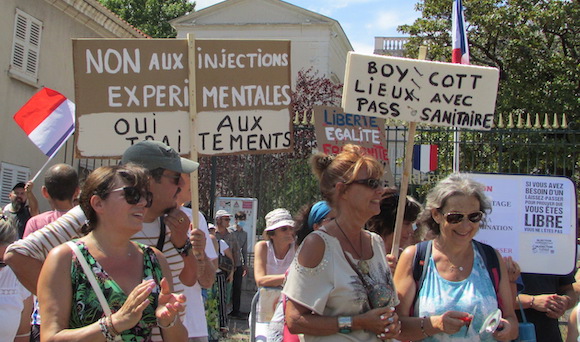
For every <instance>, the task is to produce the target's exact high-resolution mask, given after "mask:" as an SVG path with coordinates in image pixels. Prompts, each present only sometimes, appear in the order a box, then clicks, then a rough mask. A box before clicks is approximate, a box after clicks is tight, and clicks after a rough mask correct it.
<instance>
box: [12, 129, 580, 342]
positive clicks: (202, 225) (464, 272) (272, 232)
mask: <svg viewBox="0 0 580 342" xmlns="http://www.w3.org/2000/svg"><path fill="white" fill-rule="evenodd" d="M310 163H311V166H312V171H313V173H314V175H315V176H316V177H317V178H318V181H319V187H320V193H321V195H322V200H321V201H318V202H315V203H311V204H307V205H305V206H304V207H303V208H301V209H300V211H299V212H298V213H296V215H294V216H293V215H292V214H291V213H290V212H289V211H288V210H287V209H284V208H275V209H273V210H271V211H270V212H269V213H268V214H267V215H266V216H265V227H263V238H262V239H261V240H260V241H258V242H257V243H256V245H255V246H254V263H253V275H254V280H255V283H256V286H257V288H258V304H257V309H256V310H255V311H253V312H252V313H251V315H250V317H249V318H248V317H247V316H246V314H245V313H243V312H242V310H241V295H242V281H243V278H244V277H245V276H246V275H247V273H248V271H249V270H250V267H249V266H251V265H250V262H249V259H248V243H249V241H251V240H250V239H249V238H248V235H247V232H246V230H244V227H245V226H246V221H247V214H246V213H245V212H243V211H239V212H236V213H229V212H227V211H226V210H218V211H217V212H216V213H215V215H214V216H213V217H212V218H210V219H209V220H206V217H205V216H204V215H203V214H202V213H201V212H197V213H194V212H193V211H192V209H191V203H190V201H191V191H190V190H191V188H190V177H189V175H190V174H191V173H192V172H194V171H195V170H196V169H197V168H198V167H199V164H198V163H196V162H194V161H191V160H188V159H186V158H182V157H180V156H179V155H178V154H177V153H176V152H175V150H173V149H172V148H170V147H168V146H167V145H165V144H163V143H161V142H156V141H143V142H139V143H137V144H135V145H133V146H131V147H130V148H128V149H127V150H126V151H125V153H124V154H123V157H122V160H121V163H120V164H119V165H117V166H105V167H100V168H98V169H96V170H94V171H93V172H92V173H91V174H89V175H88V177H87V178H86V179H85V180H84V182H83V184H82V186H80V187H79V183H78V182H79V181H78V176H77V175H76V172H75V171H74V169H72V168H71V167H70V166H68V165H65V164H57V165H55V166H53V167H51V168H50V169H49V170H48V171H47V172H46V175H45V185H44V186H43V187H42V194H43V197H44V198H46V199H47V200H48V201H49V203H50V206H51V208H52V211H50V212H47V213H43V214H39V213H38V202H37V200H36V199H35V198H34V196H33V195H32V191H31V190H32V187H33V183H32V182H29V183H18V184H16V185H15V186H14V188H13V189H12V192H11V194H10V204H9V205H8V206H7V207H6V208H4V213H5V214H3V215H2V218H1V219H0V257H1V258H2V259H1V260H0V319H2V320H3V322H6V323H7V324H2V327H1V328H0V341H18V342H23V341H40V340H41V339H42V340H43V341H44V340H46V341H48V340H50V341H61V340H62V341H67V340H79V341H80V340H87V341H88V340H91V341H103V340H104V341H121V340H122V341H163V340H165V341H189V342H209V341H218V340H220V338H221V337H222V336H224V334H225V333H227V331H228V328H229V323H228V320H229V319H230V318H232V317H233V318H236V319H249V320H251V321H254V322H256V331H255V334H256V336H258V337H259V338H258V339H257V340H261V341H269V342H280V341H286V342H294V341H383V340H388V341H391V340H393V341H394V340H398V341H419V340H422V341H494V340H498V341H512V340H515V339H516V338H517V337H518V333H519V331H520V330H521V329H520V328H519V324H518V322H522V321H528V322H532V323H533V325H534V327H535V335H536V340H537V341H550V342H551V341H561V340H562V337H561V333H560V330H559V326H558V319H559V318H560V317H562V316H563V315H564V314H565V312H566V311H567V310H570V309H572V308H574V309H573V310H572V311H571V315H570V319H569V322H568V336H567V339H566V341H580V338H579V336H578V335H579V333H578V331H580V329H579V327H580V318H579V317H580V314H579V313H578V309H577V308H575V306H576V304H577V299H578V288H577V287H576V288H575V287H574V283H575V278H574V272H572V273H570V274H568V275H565V276H553V275H538V274H526V273H521V274H520V270H519V266H518V264H517V263H516V262H514V261H513V260H512V259H511V258H504V257H502V255H501V254H500V253H499V252H498V251H497V250H495V249H494V248H492V247H491V246H489V245H486V244H483V243H480V242H478V241H477V239H476V237H477V233H478V231H479V229H480V228H481V227H482V225H485V224H486V216H487V215H488V214H489V213H490V211H491V204H490V200H489V199H488V198H487V197H486V195H485V192H484V188H483V186H482V184H480V183H478V182H476V181H474V180H473V179H471V178H470V177H469V175H468V174H459V173H455V174H451V175H449V176H448V177H446V178H445V179H443V180H441V181H440V182H438V183H437V184H436V185H435V187H433V188H432V189H431V190H430V191H429V193H428V194H427V196H426V200H425V204H424V205H422V204H421V203H419V202H418V201H417V200H416V199H414V198H412V197H410V196H405V197H404V198H403V200H404V202H405V205H404V206H403V207H404V213H403V215H402V217H403V222H402V228H401V232H400V234H401V235H400V240H399V244H398V246H397V245H395V246H393V240H395V239H394V236H395V224H396V217H397V209H398V203H399V201H400V196H401V195H402V194H401V195H400V194H399V193H398V192H397V190H396V189H394V188H385V187H384V186H383V182H382V180H381V178H382V176H383V174H384V170H383V166H382V165H381V164H380V163H379V162H378V161H377V160H376V159H374V158H373V157H372V156H369V155H368V154H366V153H365V151H364V149H362V148H360V147H359V146H356V145H346V146H344V148H343V150H342V152H341V153H339V154H337V155H326V154H323V153H318V154H316V155H314V156H313V157H312V158H311V160H310ZM79 192H80V196H79ZM77 197H78V198H77ZM77 201H78V205H76V204H77V203H76V202H77ZM261 205H266V206H267V205H268V204H267V203H262V204H261ZM194 215H196V216H197V217H195V219H194ZM207 221H213V222H211V223H208V222H207ZM18 238H20V239H18ZM393 248H400V250H399V251H397V252H400V253H394V254H395V255H399V254H400V257H398V258H397V257H395V256H394V255H393V254H392V249H393ZM6 266H9V267H6Z"/></svg>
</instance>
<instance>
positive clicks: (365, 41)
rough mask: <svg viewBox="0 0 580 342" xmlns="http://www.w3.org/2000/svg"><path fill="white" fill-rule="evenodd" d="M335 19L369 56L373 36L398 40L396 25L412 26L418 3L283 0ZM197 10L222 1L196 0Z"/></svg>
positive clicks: (407, 0)
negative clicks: (396, 38)
mask: <svg viewBox="0 0 580 342" xmlns="http://www.w3.org/2000/svg"><path fill="white" fill-rule="evenodd" d="M285 1H286V2H288V3H291V4H293V5H296V6H300V7H303V8H306V9H308V10H311V11H314V12H317V13H320V14H323V15H325V16H328V17H330V18H332V19H335V20H338V22H339V23H340V25H341V26H342V29H343V30H344V32H345V33H346V35H347V37H348V39H349V40H350V43H351V44H352V46H353V48H354V50H355V51H356V52H361V53H372V52H373V48H374V37H375V36H377V37H378V36H385V37H401V36H402V34H401V33H399V32H397V26H399V25H402V24H412V23H413V21H414V20H415V19H416V18H418V17H419V16H420V15H421V14H420V13H419V12H416V11H415V4H416V3H417V2H418V0H285ZM196 2H197V5H196V9H197V10H200V9H203V8H205V7H208V6H211V5H214V4H216V3H218V2H222V0H197V1H196Z"/></svg>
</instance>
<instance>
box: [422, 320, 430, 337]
mask: <svg viewBox="0 0 580 342" xmlns="http://www.w3.org/2000/svg"><path fill="white" fill-rule="evenodd" d="M425 318H427V316H423V317H421V332H422V333H423V335H425V337H431V336H430V335H429V334H427V332H426V331H425Z"/></svg>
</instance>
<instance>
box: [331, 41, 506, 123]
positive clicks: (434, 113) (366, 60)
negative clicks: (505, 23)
mask: <svg viewBox="0 0 580 342" xmlns="http://www.w3.org/2000/svg"><path fill="white" fill-rule="evenodd" d="M498 82H499V70H498V69H496V68H489V67H481V66H473V65H463V64H452V63H442V62H432V61H424V60H417V59H409V58H399V57H387V56H378V55H364V54H360V53H354V52H349V54H348V58H347V61H346V75H345V81H344V90H343V95H342V108H344V111H345V112H346V113H353V114H362V115H368V116H376V117H379V118H385V119H397V120H402V121H412V122H419V123H423V124H432V125H439V126H448V127H460V128H469V129H477V130H489V129H491V127H492V125H493V115H494V112H495V100H496V97H497V86H498Z"/></svg>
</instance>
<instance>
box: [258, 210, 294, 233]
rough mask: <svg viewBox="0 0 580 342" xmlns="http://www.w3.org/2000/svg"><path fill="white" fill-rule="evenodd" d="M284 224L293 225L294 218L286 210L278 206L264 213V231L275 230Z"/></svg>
mask: <svg viewBox="0 0 580 342" xmlns="http://www.w3.org/2000/svg"><path fill="white" fill-rule="evenodd" d="M284 226H290V227H294V220H293V219H292V215H290V212H289V211H288V210H286V209H282V208H278V209H274V210H272V211H271V212H269V213H268V214H267V215H266V229H264V231H270V230H275V229H278V228H280V227H284Z"/></svg>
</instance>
